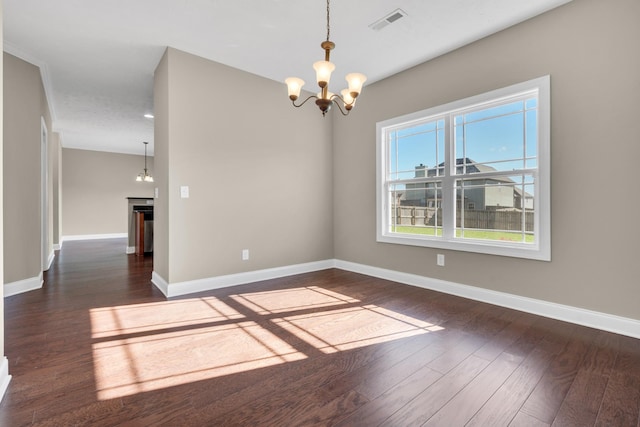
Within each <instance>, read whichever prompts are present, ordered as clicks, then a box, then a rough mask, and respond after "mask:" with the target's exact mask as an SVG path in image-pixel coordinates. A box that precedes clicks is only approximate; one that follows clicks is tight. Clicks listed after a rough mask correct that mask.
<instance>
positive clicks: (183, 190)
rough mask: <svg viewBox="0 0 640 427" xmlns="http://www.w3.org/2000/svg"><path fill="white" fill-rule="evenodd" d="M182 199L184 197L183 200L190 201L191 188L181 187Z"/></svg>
mask: <svg viewBox="0 0 640 427" xmlns="http://www.w3.org/2000/svg"><path fill="white" fill-rule="evenodd" d="M180 197H182V198H183V199H188V198H189V186H188V185H182V186H181V187H180Z"/></svg>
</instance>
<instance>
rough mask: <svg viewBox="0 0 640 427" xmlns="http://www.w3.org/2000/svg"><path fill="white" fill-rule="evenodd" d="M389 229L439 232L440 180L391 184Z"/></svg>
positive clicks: (440, 213)
mask: <svg viewBox="0 0 640 427" xmlns="http://www.w3.org/2000/svg"><path fill="white" fill-rule="evenodd" d="M389 200H390V201H392V205H391V217H392V218H391V221H390V223H391V227H390V230H389V231H391V232H392V233H402V234H419V235H427V236H442V206H441V205H442V184H441V182H426V183H411V184H403V185H391V186H390V195H389Z"/></svg>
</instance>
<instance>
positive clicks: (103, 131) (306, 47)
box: [4, 0, 570, 154]
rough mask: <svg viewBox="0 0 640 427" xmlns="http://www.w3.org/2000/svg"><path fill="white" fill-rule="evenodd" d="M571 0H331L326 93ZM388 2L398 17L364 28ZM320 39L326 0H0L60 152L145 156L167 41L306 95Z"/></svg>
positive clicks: (10, 47) (7, 33)
mask: <svg viewBox="0 0 640 427" xmlns="http://www.w3.org/2000/svg"><path fill="white" fill-rule="evenodd" d="M569 1H570V0H535V1H532V0H333V2H332V3H331V40H332V41H334V42H335V43H336V48H335V50H334V51H333V52H332V54H331V60H332V62H334V63H335V64H336V71H335V72H334V75H333V76H332V80H331V81H332V83H331V86H332V89H333V91H334V92H337V91H338V90H339V89H340V88H342V87H344V86H345V84H344V83H342V84H341V83H340V82H344V75H346V74H347V73H348V72H361V73H364V74H365V75H367V76H368V78H369V80H368V81H367V84H370V83H372V82H375V81H377V80H380V79H383V78H385V77H388V76H390V75H392V74H395V73H397V72H399V71H402V70H405V69H407V68H410V67H412V66H414V65H417V64H419V63H422V62H424V61H427V60H429V59H432V58H434V57H436V56H439V55H442V54H443V53H446V52H449V51H451V50H453V49H456V48H458V47H460V46H463V45H465V44H468V43H470V42H473V41H475V40H478V39H480V38H482V37H485V36H487V35H489V34H492V33H494V32H497V31H500V30H502V29H504V28H507V27H509V26H511V25H514V24H516V23H518V22H521V21H524V20H526V19H528V18H531V17H533V16H535V15H538V14H540V13H543V12H545V11H547V10H550V9H552V8H554V7H557V6H560V5H562V4H564V3H567V2H569ZM396 9H401V10H402V11H404V12H406V14H407V16H406V17H404V18H401V19H399V20H397V21H396V22H395V23H393V24H390V25H388V26H386V27H385V28H383V29H382V30H379V31H374V30H372V29H371V28H369V25H370V24H372V23H374V22H376V21H377V20H379V19H381V18H383V17H384V16H386V15H388V14H389V13H391V12H393V11H394V10H396ZM325 38H326V1H325V0H234V1H231V0H226V1H225V0H109V1H98V0H4V41H5V44H4V50H5V51H7V52H9V53H11V54H14V55H16V56H19V57H21V58H23V59H25V60H27V61H29V62H32V63H34V64H36V65H38V66H40V67H41V69H42V71H43V79H44V84H45V90H46V91H47V97H48V98H49V105H50V106H51V109H52V110H53V111H52V116H53V128H54V130H55V131H58V132H60V133H61V135H62V144H63V146H64V147H69V148H82V149H89V150H99V151H112V152H121V153H133V154H142V153H143V152H144V146H143V144H142V141H150V142H151V144H150V153H152V152H153V120H152V119H146V118H144V117H143V115H144V114H145V113H147V112H152V110H153V73H154V70H155V68H156V66H157V64H158V62H159V61H160V58H161V56H162V54H163V52H164V50H165V48H166V46H171V47H174V48H176V49H180V50H183V51H186V52H190V53H193V54H196V55H199V56H202V57H205V58H208V59H211V60H213V61H217V62H221V63H224V64H227V65H230V66H232V67H236V68H239V69H241V70H245V71H248V72H251V73H254V74H258V75H261V76H264V77H267V78H269V79H273V80H276V81H279V82H282V81H283V80H284V79H285V78H286V77H288V76H291V75H293V76H297V77H301V78H302V79H304V80H305V81H307V82H308V83H307V86H306V88H307V89H309V90H313V91H315V89H313V85H315V77H314V74H313V69H312V67H311V64H312V63H313V62H315V61H318V60H320V59H323V51H322V49H321V48H320V42H322V41H323V40H325ZM312 84H313V85H312ZM334 86H335V87H334ZM282 91H283V94H282V96H283V97H286V88H285V85H284V84H283V87H282ZM363 92H364V93H366V86H365V89H364V91H363ZM248 101H249V102H255V100H248ZM363 101H364V99H363Z"/></svg>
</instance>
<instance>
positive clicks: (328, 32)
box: [327, 0, 331, 41]
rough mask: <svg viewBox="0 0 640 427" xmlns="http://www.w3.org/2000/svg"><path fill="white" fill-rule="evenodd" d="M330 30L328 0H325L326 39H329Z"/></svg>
mask: <svg viewBox="0 0 640 427" xmlns="http://www.w3.org/2000/svg"><path fill="white" fill-rule="evenodd" d="M330 32H331V25H330V24H329V0H327V41H329V34H330Z"/></svg>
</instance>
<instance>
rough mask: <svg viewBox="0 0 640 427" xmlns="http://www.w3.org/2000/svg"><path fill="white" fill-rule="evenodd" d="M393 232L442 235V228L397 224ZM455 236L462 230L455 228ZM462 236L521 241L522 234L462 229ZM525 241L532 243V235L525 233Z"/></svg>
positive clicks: (459, 234)
mask: <svg viewBox="0 0 640 427" xmlns="http://www.w3.org/2000/svg"><path fill="white" fill-rule="evenodd" d="M392 232H394V233H404V234H421V235H425V236H435V235H436V233H437V235H438V236H442V229H436V228H433V227H412V226H409V225H399V226H396V227H394V228H392ZM456 237H462V231H461V230H456ZM464 237H465V238H467V239H480V240H506V241H509V242H522V235H521V234H520V233H517V232H508V231H487V230H469V229H467V230H464ZM525 243H534V239H533V235H531V234H527V235H526V236H525Z"/></svg>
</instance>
